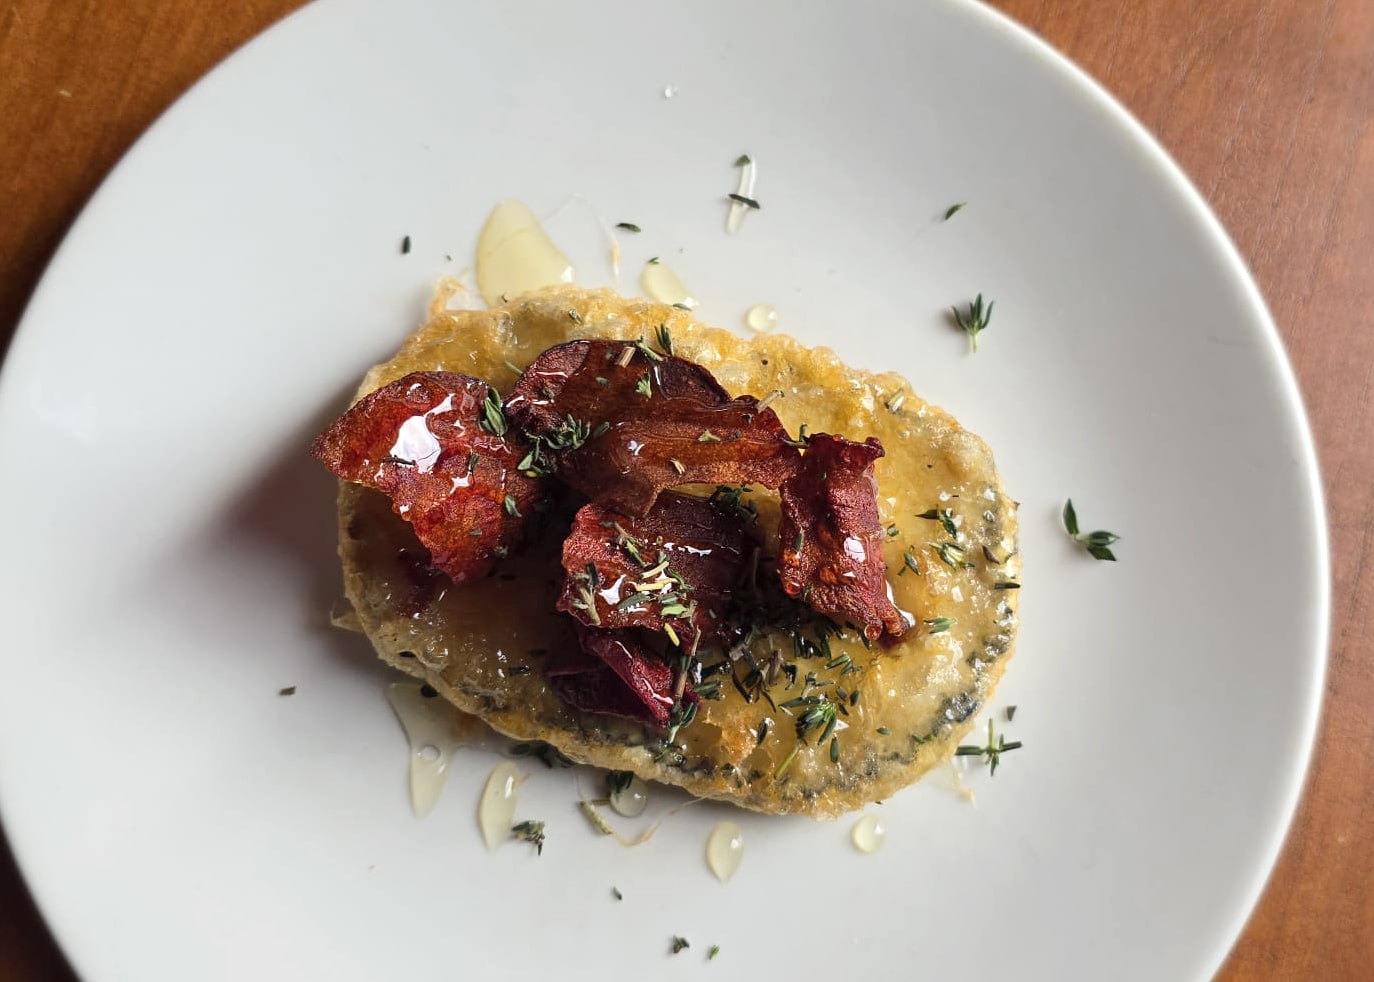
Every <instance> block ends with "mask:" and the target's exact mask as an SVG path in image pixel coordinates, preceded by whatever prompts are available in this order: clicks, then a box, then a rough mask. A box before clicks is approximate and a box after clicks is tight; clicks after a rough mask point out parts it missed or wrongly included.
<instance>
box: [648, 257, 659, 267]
mask: <svg viewBox="0 0 1374 982" xmlns="http://www.w3.org/2000/svg"><path fill="white" fill-rule="evenodd" d="M658 262H659V259H658V257H657V256H650V257H649V261H648V262H647V263H645V265H647V266H657V265H658Z"/></svg>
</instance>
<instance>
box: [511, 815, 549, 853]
mask: <svg viewBox="0 0 1374 982" xmlns="http://www.w3.org/2000/svg"><path fill="white" fill-rule="evenodd" d="M510 834H511V835H512V836H513V837H514V838H516V839H521V840H523V841H525V842H528V843H530V844H532V845H533V846H534V851H535V854H536V855H538V856H542V855H544V823H543V822H521V823H520V824H519V825H512V826H511V830H510Z"/></svg>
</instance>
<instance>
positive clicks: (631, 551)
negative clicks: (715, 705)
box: [311, 336, 907, 731]
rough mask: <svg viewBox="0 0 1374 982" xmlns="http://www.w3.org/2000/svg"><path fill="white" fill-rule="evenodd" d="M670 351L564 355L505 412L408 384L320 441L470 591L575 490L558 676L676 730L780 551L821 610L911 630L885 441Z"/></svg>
mask: <svg viewBox="0 0 1374 982" xmlns="http://www.w3.org/2000/svg"><path fill="white" fill-rule="evenodd" d="M660 345H661V347H662V348H663V349H664V350H662V351H659V350H655V349H653V348H651V347H650V346H649V345H647V344H645V343H643V342H638V343H633V344H631V343H626V342H622V341H571V342H568V343H566V344H560V345H557V346H555V347H552V348H549V349H548V350H546V351H545V352H543V353H542V354H541V355H539V357H538V358H536V359H535V360H534V362H533V363H532V364H530V366H529V367H528V368H526V369H525V371H524V372H523V373H522V374H521V376H520V378H519V379H518V380H517V382H516V384H515V386H514V388H513V389H512V390H511V393H510V395H509V396H508V398H507V399H506V400H505V402H504V405H503V404H502V402H501V400H500V397H499V396H498V395H497V394H496V393H495V391H494V390H492V389H491V388H490V387H489V386H488V385H487V383H485V382H482V381H480V380H478V379H474V378H469V377H468V376H465V375H457V374H453V373H448V372H422V373H417V374H414V375H408V376H406V377H405V378H403V379H399V380H398V381H395V382H392V383H390V384H389V385H386V386H383V387H382V388H380V389H378V390H377V391H376V392H373V393H372V394H370V395H368V396H367V397H365V398H364V399H362V400H360V401H359V402H358V403H357V405H355V406H354V407H353V408H352V409H350V410H349V411H348V412H347V413H345V414H344V415H343V416H342V417H340V418H339V419H338V420H336V421H335V422H334V423H333V424H331V425H330V427H329V428H328V429H326V430H325V432H324V433H322V434H321V435H320V436H319V437H317V438H316V440H315V441H314V443H313V444H312V445H311V452H312V453H313V454H314V455H315V456H316V457H318V458H319V459H320V460H321V461H322V462H324V464H325V466H326V467H328V468H329V469H330V470H331V471H332V472H333V473H334V474H336V475H337V476H339V477H340V478H342V479H344V480H347V481H354V482H357V483H359V484H363V485H365V486H367V487H370V488H375V489H376V490H378V491H381V492H383V493H385V494H386V495H388V496H389V497H390V498H391V502H392V507H393V509H394V510H395V512H396V514H398V515H400V516H401V517H402V518H403V519H405V520H406V521H407V522H409V523H410V524H411V526H412V527H413V528H414V530H415V534H416V537H417V538H418V539H419V541H420V543H421V544H422V545H423V546H424V547H425V548H426V549H428V550H429V555H430V564H431V565H432V567H433V568H435V569H437V570H441V571H442V572H443V573H446V574H448V576H449V577H450V578H452V580H453V582H454V583H459V584H461V583H463V582H465V581H468V580H471V579H473V578H475V577H478V576H483V575H485V574H487V573H488V572H490V571H491V569H492V566H493V564H494V563H495V562H496V561H497V560H498V559H500V558H501V557H503V556H505V555H506V553H507V551H508V550H509V548H510V547H511V545H512V544H513V543H514V542H516V541H517V539H518V538H519V536H520V535H521V533H522V530H523V528H524V525H525V523H526V521H527V519H528V517H529V515H530V514H531V513H533V512H534V511H536V510H537V509H542V508H543V507H544V503H545V501H546V500H547V498H548V497H549V495H550V494H551V493H553V492H555V491H557V490H558V486H559V485H562V486H564V487H565V488H566V489H568V490H570V491H571V492H574V493H575V494H576V495H580V496H581V497H583V498H585V499H587V502H586V503H585V504H583V505H582V507H581V508H580V509H579V510H578V511H577V514H576V516H575V517H574V518H573V520H572V526H571V529H570V530H569V532H568V535H567V537H566V538H565V540H564V542H563V555H562V564H563V570H564V585H563V591H562V594H561V595H560V597H559V599H558V602H557V604H556V607H557V610H558V611H559V612H560V613H562V614H564V615H566V616H568V617H569V618H570V619H571V620H572V621H573V625H572V626H573V628H574V630H575V634H576V638H577V643H576V645H573V644H568V645H566V646H564V647H563V648H562V649H560V650H557V651H553V652H551V653H550V655H549V658H548V660H547V664H546V665H545V674H546V676H547V678H548V681H549V685H550V686H551V687H552V688H553V689H554V690H555V691H556V692H557V693H558V694H559V696H560V697H561V698H562V699H563V700H564V701H565V702H567V703H568V704H569V705H571V706H573V707H574V708H576V709H578V710H581V711H582V712H587V713H596V714H603V715H611V716H620V717H624V718H627V719H632V720H636V721H639V722H641V723H643V724H645V725H647V726H653V727H661V728H669V729H670V730H674V731H675V729H676V727H677V726H679V725H685V724H686V722H689V721H690V720H691V718H692V716H693V715H694V712H695V708H696V706H697V704H698V703H699V699H700V695H699V694H698V692H697V691H696V689H695V688H694V686H693V679H694V678H695V679H698V680H700V678H701V674H700V672H701V663H700V661H699V660H698V658H697V654H698V651H699V649H700V648H701V647H702V646H718V647H720V648H724V649H728V648H730V647H732V646H734V645H736V644H737V643H739V642H740V640H741V637H742V636H743V635H744V634H745V632H746V630H749V631H752V630H754V629H756V628H758V627H759V625H758V624H749V625H745V624H740V623H733V622H732V616H731V615H732V611H738V610H741V609H744V608H742V607H740V605H738V604H734V603H733V602H732V601H734V600H735V599H738V598H737V597H736V594H737V593H740V592H741V591H744V590H746V589H748V590H753V589H756V588H757V586H758V584H759V581H758V576H759V571H760V570H761V569H762V570H768V569H771V568H773V564H771V563H768V562H761V557H762V553H763V552H764V551H765V550H769V551H776V552H777V554H778V560H777V563H776V568H777V570H778V577H779V580H780V585H781V586H782V589H783V591H784V593H786V594H787V595H788V596H790V597H792V598H795V600H797V601H800V602H801V603H803V604H805V605H809V606H810V607H811V608H812V609H813V610H814V611H816V612H819V613H820V614H823V615H825V616H826V617H829V618H832V619H834V620H837V621H843V622H849V623H852V624H855V625H857V626H858V627H860V628H861V629H862V630H863V632H864V634H865V635H866V636H867V637H868V638H870V639H875V638H877V637H879V636H880V635H882V634H884V633H886V634H888V635H891V636H900V635H901V634H902V633H903V632H904V631H905V630H906V626H907V625H906V622H905V620H904V617H903V615H902V614H901V612H900V611H898V610H897V608H896V607H895V606H893V604H892V602H891V600H890V599H889V593H888V586H887V578H886V577H887V569H886V565H885V563H884V560H883V553H882V545H883V538H884V535H883V531H882V528H881V525H880V523H879V518H878V502H877V481H876V478H875V477H874V462H875V461H876V460H877V459H878V458H879V457H881V456H882V455H883V448H882V445H881V444H879V442H878V441H877V440H876V439H873V438H872V437H870V438H869V439H868V440H867V441H866V442H865V443H855V442H852V441H850V440H846V439H844V438H843V437H839V436H830V435H827V434H817V435H814V436H812V437H810V438H808V439H806V440H805V441H802V440H795V439H792V437H791V436H790V435H789V434H788V433H787V431H786V430H785V429H784V428H783V425H782V423H781V421H780V420H779V419H778V417H777V414H776V413H774V412H773V411H772V410H771V409H769V408H767V406H766V405H760V403H759V400H757V399H755V398H754V397H753V396H740V397H738V398H733V399H732V398H731V397H730V395H729V393H727V392H726V391H725V390H724V388H722V387H721V385H720V383H718V382H717V381H716V380H715V378H714V377H713V376H712V375H711V373H710V372H709V371H707V370H706V369H705V368H703V367H702V366H700V365H697V364H695V363H694V362H691V361H687V360H686V359H683V358H678V357H675V356H673V355H672V354H671V353H670V352H671V344H670V342H669V340H668V339H667V338H666V336H665V337H664V338H661V339H660ZM746 483H747V484H749V485H760V486H763V487H767V488H776V489H778V490H779V492H780V503H781V512H782V517H781V524H780V535H779V539H780V541H779V542H778V543H777V544H776V546H772V545H771V544H770V543H765V542H763V541H762V538H761V537H760V535H759V533H758V531H757V528H756V526H755V524H754V521H753V520H754V518H755V515H754V514H753V513H752V512H751V511H749V510H747V509H745V508H743V507H741V506H740V503H739V491H738V489H731V488H730V487H728V485H741V484H746ZM693 484H707V485H718V486H721V487H719V488H718V494H716V495H712V497H711V498H704V497H699V496H696V495H692V494H687V493H683V492H680V491H674V490H670V489H672V488H676V487H681V486H684V485H693ZM720 492H731V493H730V494H721V493H720ZM770 546H771V548H770ZM436 575H437V574H436ZM768 575H770V576H771V575H772V574H771V573H770V574H768ZM426 582H428V581H426ZM779 596H780V595H779ZM783 602H785V603H790V601H783ZM808 616H812V615H808ZM752 636H753V635H752V634H751V635H750V637H752ZM746 640H747V639H746ZM711 684H712V686H713V689H714V690H715V691H718V690H719V683H718V681H716V680H712V682H711ZM698 685H700V686H701V689H700V693H701V695H707V694H708V690H707V687H706V684H705V683H702V682H700V681H698Z"/></svg>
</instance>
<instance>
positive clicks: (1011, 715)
mask: <svg viewBox="0 0 1374 982" xmlns="http://www.w3.org/2000/svg"><path fill="white" fill-rule="evenodd" d="M1014 719H1016V707H1015V706H1008V707H1007V722H1008V723H1010V722H1011V721H1012V720H1014Z"/></svg>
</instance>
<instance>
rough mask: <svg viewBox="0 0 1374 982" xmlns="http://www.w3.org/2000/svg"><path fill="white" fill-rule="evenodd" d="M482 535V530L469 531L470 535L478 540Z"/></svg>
mask: <svg viewBox="0 0 1374 982" xmlns="http://www.w3.org/2000/svg"><path fill="white" fill-rule="evenodd" d="M481 534H482V530H481V529H480V528H476V529H470V530H469V531H468V535H470V536H472V537H473V538H474V539H475V538H477V537H478V536H480V535H481Z"/></svg>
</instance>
